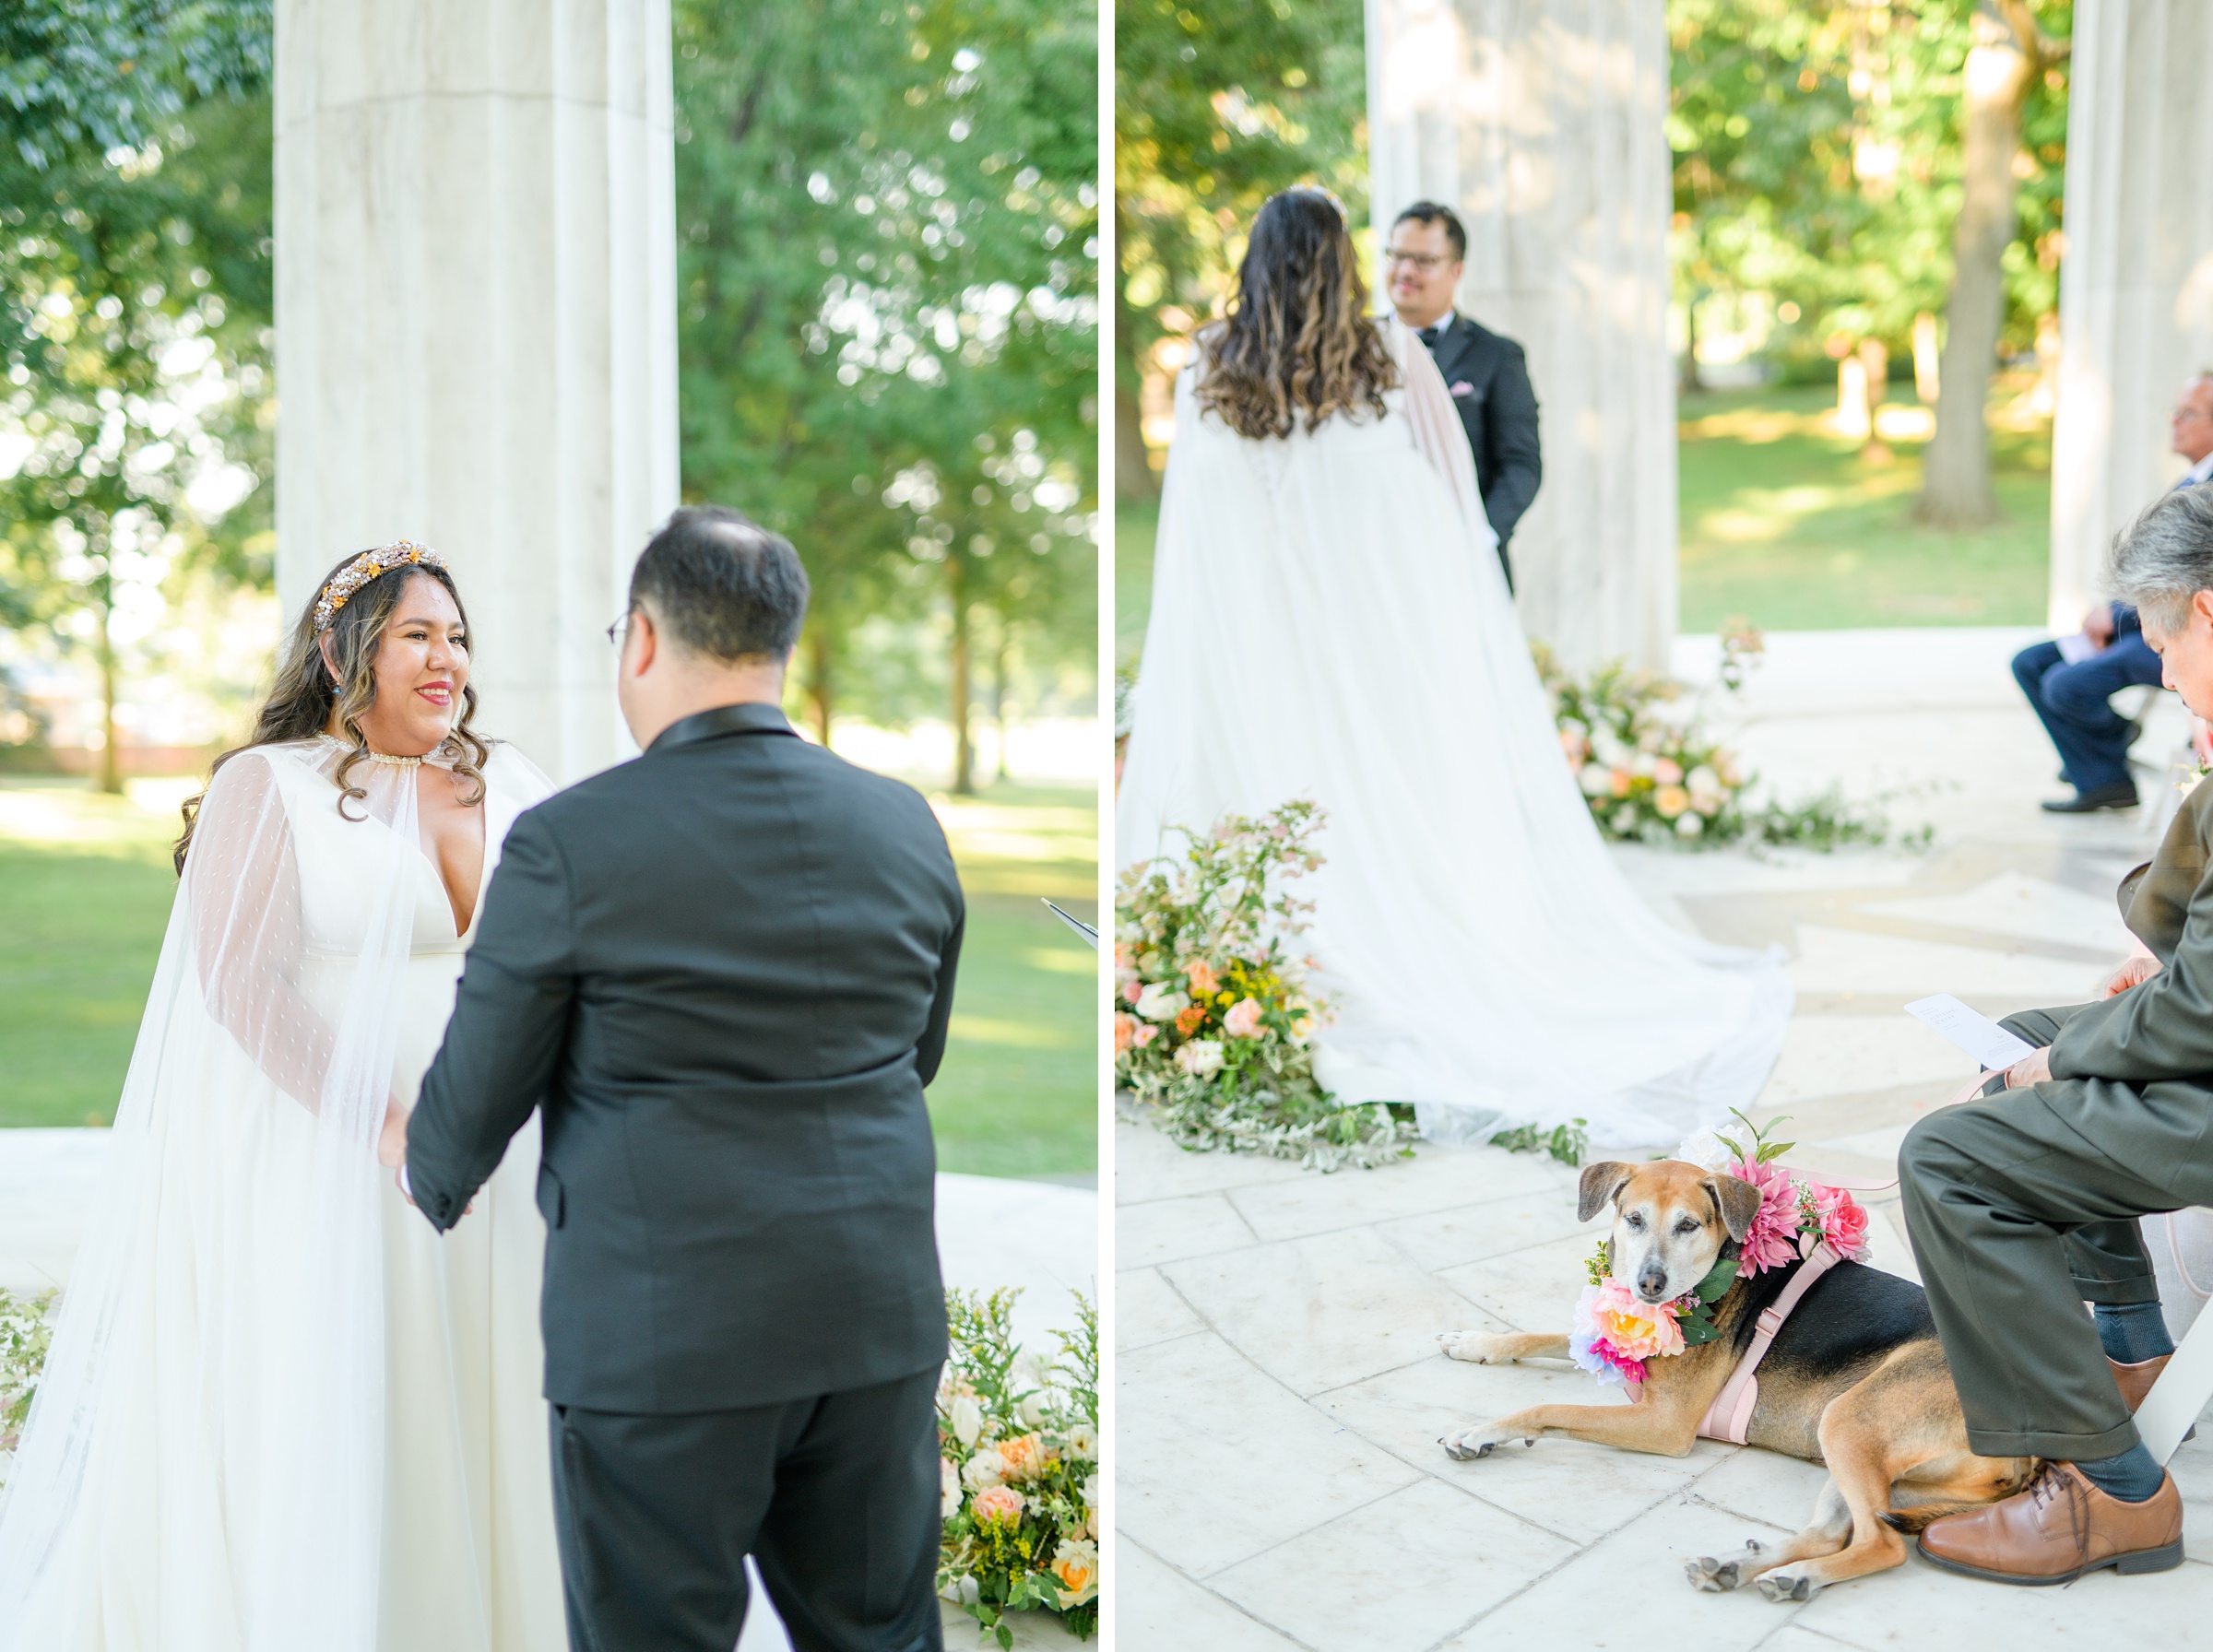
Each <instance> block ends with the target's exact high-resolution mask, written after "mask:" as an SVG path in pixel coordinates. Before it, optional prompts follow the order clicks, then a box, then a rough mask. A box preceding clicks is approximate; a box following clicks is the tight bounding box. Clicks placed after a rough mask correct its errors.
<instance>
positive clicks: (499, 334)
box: [276, 0, 677, 780]
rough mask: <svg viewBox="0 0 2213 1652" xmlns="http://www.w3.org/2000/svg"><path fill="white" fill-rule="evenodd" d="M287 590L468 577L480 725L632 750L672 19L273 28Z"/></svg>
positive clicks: (417, 15)
mask: <svg viewBox="0 0 2213 1652" xmlns="http://www.w3.org/2000/svg"><path fill="white" fill-rule="evenodd" d="M276 103H277V153H276V184H277V199H276V218H277V254H276V259H277V367H278V395H279V406H280V412H279V417H278V432H277V533H278V591H279V593H280V595H281V596H282V598H283V600H284V604H285V608H286V611H287V613H288V615H290V614H295V613H297V612H298V610H299V608H300V606H301V605H302V603H303V602H305V601H306V600H307V599H308V598H309V597H310V596H312V594H313V593H314V590H315V588H316V584H317V582H318V581H319V580H320V579H321V578H322V576H323V574H324V572H325V571H326V570H327V569H328V568H329V567H330V565H331V564H332V563H334V562H335V561H337V560H338V559H339V558H341V557H342V556H345V555H346V554H348V553H349V552H352V551H356V550H360V549H366V548H367V547H369V546H372V545H376V544H380V543H383V542H385V541H386V540H390V539H396V538H400V537H412V538H417V539H421V540H424V541H426V542H428V543H430V544H432V545H435V546H436V547H438V549H440V550H442V551H443V552H444V553H445V555H446V557H447V558H448V559H449V560H450V561H451V562H452V565H453V567H454V571H455V573H456V579H457V581H458V583H459V584H460V587H461V592H462V596H463V599H464V600H465V601H466V602H467V604H468V608H469V618H470V620H471V622H472V624H473V625H474V627H475V629H476V633H477V636H476V641H477V653H476V661H475V666H476V681H477V684H478V687H479V690H481V691H482V694H483V697H484V705H483V709H482V710H481V712H480V713H479V719H478V723H479V727H482V728H484V729H486V730H488V731H489V732H491V733H495V734H498V735H501V736H503V737H508V738H511V739H513V740H515V742H516V743H517V744H518V745H519V746H520V747H521V748H522V749H523V750H524V751H525V752H526V753H527V754H528V755H529V756H530V757H531V758H532V759H534V760H535V761H537V762H538V763H539V764H540V765H541V766H543V767H544V768H545V769H546V770H547V771H548V772H549V773H551V774H553V775H554V776H555V777H556V778H557V779H561V780H573V779H575V778H577V777H579V776H581V775H583V774H586V773H590V772H591V771H593V770H595V769H598V768H601V767H603V766H605V765H606V764H607V763H609V762H610V761H614V760H615V759H616V758H617V757H618V756H619V755H621V751H622V750H623V749H626V748H625V746H624V743H623V742H624V740H625V739H626V737H625V736H624V735H623V734H622V733H621V723H620V719H619V717H618V715H617V714H616V710H615V704H614V695H613V665H612V660H611V657H610V650H609V647H608V644H607V641H606V638H605V637H604V635H602V634H601V633H602V631H603V630H604V628H605V627H606V625H607V624H608V622H609V620H611V619H613V618H614V617H615V616H616V614H617V613H618V612H620V611H621V604H622V594H623V591H624V588H625V585H626V582H627V580H628V577H629V572H630V567H631V564H632V562H633V560H635V559H636V556H637V553H638V551H639V549H641V548H642V547H643V545H644V544H645V538H646V537H647V535H648V533H649V531H650V530H651V528H652V527H653V525H655V523H657V521H658V520H659V519H660V518H661V517H662V516H663V515H665V514H666V513H668V512H669V510H670V509H672V508H673V507H674V506H675V504H676V502H677V428H676V290H675V260H676V240H675V212H676V207H675V183H674V160H673V154H674V151H673V149H672V148H671V141H672V140H671V127H672V108H671V94H670V81H669V9H668V5H667V0H278V6H277V89H276Z"/></svg>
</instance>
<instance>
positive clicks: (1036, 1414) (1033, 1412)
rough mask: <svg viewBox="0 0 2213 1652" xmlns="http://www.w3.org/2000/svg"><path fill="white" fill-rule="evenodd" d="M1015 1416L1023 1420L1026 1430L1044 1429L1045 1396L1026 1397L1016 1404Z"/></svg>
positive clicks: (1033, 1395) (1030, 1395) (1028, 1395)
mask: <svg viewBox="0 0 2213 1652" xmlns="http://www.w3.org/2000/svg"><path fill="white" fill-rule="evenodd" d="M1014 1414H1015V1415H1016V1416H1017V1417H1020V1418H1021V1419H1022V1425H1023V1426H1024V1428H1043V1427H1044V1426H1045V1396H1044V1395H1043V1394H1025V1395H1024V1396H1023V1397H1022V1398H1021V1399H1020V1400H1019V1401H1018V1402H1016V1404H1015V1407H1014Z"/></svg>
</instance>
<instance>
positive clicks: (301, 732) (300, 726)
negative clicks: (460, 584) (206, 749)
mask: <svg viewBox="0 0 2213 1652" xmlns="http://www.w3.org/2000/svg"><path fill="white" fill-rule="evenodd" d="M355 554H359V553H355ZM352 560H354V558H353V556H348V557H345V558H344V559H342V560H340V561H339V562H338V563H337V566H336V567H334V568H332V569H331V571H330V572H328V573H326V574H325V575H324V576H323V580H322V584H318V585H317V586H316V587H315V596H311V597H309V598H308V601H307V606H306V608H303V609H302V611H301V615H300V621H299V623H298V624H296V625H294V626H293V627H292V635H291V641H290V643H288V644H287V645H286V647H285V651H284V660H283V663H282V664H281V665H279V666H278V668H277V682H276V686H275V687H273V688H272V689H271V690H269V697H268V699H267V700H266V701H264V702H262V707H261V712H260V714H259V715H258V716H256V717H255V718H254V733H253V735H252V737H250V738H248V739H247V741H246V743H245V744H244V745H243V746H234V747H232V748H231V749H230V750H228V751H226V752H224V753H223V754H222V756H220V757H219V758H217V759H216V760H215V765H214V768H212V769H210V770H209V771H208V773H207V779H208V784H209V785H213V784H214V781H215V774H216V772H217V771H218V770H219V769H221V768H222V766H223V765H224V764H225V763H227V762H229V761H231V759H232V758H234V757H236V756H237V755H238V754H239V753H240V752H242V751H251V750H252V749H254V747H256V746H274V745H278V744H280V743H281V742H284V741H287V740H312V739H314V737H316V736H317V735H320V734H323V733H325V731H326V730H327V729H328V728H329V727H330V720H331V714H332V713H333V712H334V711H335V712H336V713H337V719H338V726H339V727H340V728H342V729H344V730H345V732H346V737H347V738H348V739H349V740H351V741H352V742H353V749H351V750H349V751H348V752H347V753H346V755H345V756H344V757H342V758H340V759H339V760H338V766H337V771H336V772H335V773H333V774H332V775H331V779H332V780H333V781H334V782H335V783H336V784H337V788H338V799H337V808H338V812H339V813H340V814H345V813H346V804H347V800H348V799H349V798H351V799H356V800H363V801H365V800H366V799H367V797H368V796H369V793H368V790H367V788H366V787H363V786H358V785H350V784H349V782H348V780H347V776H348V774H349V773H351V772H352V770H353V768H354V765H355V764H357V763H360V762H361V761H364V760H366V759H367V757H368V755H369V741H368V739H367V737H365V736H363V734H362V733H361V714H362V713H363V712H366V711H367V710H368V709H369V707H370V706H371V705H372V704H373V702H375V700H376V652H377V648H378V646H379V645H380V644H381V643H383V642H384V640H385V627H386V626H388V625H390V624H391V623H392V613H393V610H394V609H395V608H398V606H399V599H400V596H401V594H402V593H403V592H405V591H406V590H407V588H408V581H409V580H411V579H415V578H418V577H420V578H423V579H434V580H436V581H437V582H438V583H439V584H442V585H444V587H445V590H446V595H448V596H451V597H452V598H453V599H454V608H455V609H456V612H458V613H459V614H460V616H461V634H462V635H463V636H465V637H467V636H468V635H470V627H469V623H468V609H467V608H464V607H463V606H462V602H461V593H460V591H459V590H458V589H457V588H456V586H455V584H454V576H453V575H452V574H450V573H448V572H446V571H445V570H444V569H443V568H434V567H432V566H431V565H430V564H429V563H427V562H423V563H414V562H405V563H402V564H400V565H399V566H398V567H396V568H393V569H390V570H389V571H387V572H384V573H380V574H378V575H377V576H376V578H374V579H373V580H370V581H369V582H368V583H367V584H363V585H362V586H361V588H360V589H359V590H357V591H355V592H354V594H353V595H352V596H350V597H349V598H348V599H347V603H346V606H345V607H344V608H340V609H339V610H338V611H337V617H336V618H335V619H333V621H332V623H331V627H330V631H329V636H330V639H331V653H332V654H333V655H335V656H336V658H337V676H336V677H335V678H334V677H333V675H332V673H331V667H330V665H329V664H328V663H327V662H326V661H325V659H324V657H323V638H322V633H319V632H318V631H316V630H315V598H316V597H319V596H322V594H323V592H324V590H325V587H327V586H328V585H329V584H330V582H331V581H332V580H334V579H336V578H337V575H338V573H339V572H340V570H342V569H344V568H345V567H346V566H347V564H348V563H349V562H351V561H352ZM476 714H477V690H475V689H474V688H471V687H470V686H469V685H468V684H467V683H464V684H462V685H461V715H460V716H459V717H458V718H457V719H456V721H455V724H454V728H453V732H452V733H451V734H449V735H447V736H446V737H445V738H444V741H442V742H441V743H440V745H439V747H438V749H437V751H436V752H435V753H434V754H433V755H438V756H444V757H450V758H451V759H452V760H453V765H454V773H455V774H456V776H459V777H461V778H463V779H465V780H467V781H469V782H473V784H474V789H473V790H472V791H468V792H466V793H464V794H462V795H461V796H460V801H461V802H462V803H463V804H464V805H467V806H472V807H473V806H474V805H476V804H479V803H481V802H482V801H483V800H484V763H485V761H486V760H487V759H488V758H490V757H491V745H490V743H489V742H487V741H486V740H485V738H484V737H483V736H481V735H479V734H478V733H477V732H476V730H475V729H474V728H473V727H472V726H471V722H472V720H473V719H474V718H475V716H476ZM206 797H207V792H206V791H205V790H203V791H201V792H200V793H199V794H198V795H197V796H192V797H188V798H186V799H185V801H184V808H183V814H184V832H183V835H182V836H180V837H179V838H178V839H177V847H176V856H175V858H176V867H177V875H178V876H179V877H180V878H181V877H183V875H184V855H185V853H186V851H188V850H189V849H190V848H191V847H192V831H193V828H194V826H195V825H196V824H198V821H199V816H200V804H201V802H202V801H203V800H204V799H205V798H206ZM347 818H348V819H349V820H350V819H352V817H351V816H348V817H347Z"/></svg>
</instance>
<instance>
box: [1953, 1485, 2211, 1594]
mask: <svg viewBox="0 0 2213 1652" xmlns="http://www.w3.org/2000/svg"><path fill="white" fill-rule="evenodd" d="M1921 1552H1922V1553H1923V1555H1925V1556H1926V1557H1927V1558H1928V1559H1930V1560H1932V1561H1934V1562H1935V1563H1936V1564H1938V1565H1940V1566H1942V1567H1943V1568H1944V1569H1945V1570H1946V1571H1947V1572H1964V1573H1966V1574H1967V1575H1969V1576H1970V1577H1987V1578H1989V1579H1990V1580H1991V1581H1992V1582H1994V1583H2024V1584H2045V1583H2073V1582H2074V1581H2075V1580H2076V1579H2077V1577H2079V1576H2081V1575H2083V1574H2084V1573H2085V1572H2095V1571H2097V1570H2098V1569H2099V1568H2100V1567H2101V1566H2111V1567H2112V1568H2113V1570H2114V1571H2116V1572H2122V1573H2135V1572H2165V1571H2168V1570H2170V1569H2171V1568H2172V1567H2175V1566H2179V1565H2181V1564H2182V1563H2183V1499H2182V1494H2181V1493H2178V1492H2177V1491H2176V1490H2175V1489H2174V1477H2173V1476H2172V1474H2170V1475H2165V1476H2163V1477H2162V1478H2161V1479H2160V1489H2159V1490H2158V1491H2157V1492H2155V1493H2152V1495H2151V1496H2150V1497H2149V1498H2148V1499H2147V1500H2146V1501H2144V1502H2142V1503H2123V1502H2122V1501H2121V1500H2120V1499H2119V1498H2117V1497H2109V1496H2107V1495H2106V1494H2105V1493H2103V1492H2101V1491H2100V1490H2099V1489H2098V1488H2097V1487H2096V1486H2094V1485H2092V1484H2091V1483H2090V1482H2089V1481H2087V1480H2085V1479H2084V1478H2083V1477H2082V1476H2081V1475H2080V1474H2079V1473H2077V1471H2076V1469H2075V1466H2074V1464H2072V1463H2046V1464H2045V1465H2044V1470H2043V1472H2042V1473H2041V1474H2039V1475H2038V1476H2037V1477H2036V1478H2035V1479H2034V1480H2033V1481H2030V1483H2029V1489H2028V1490H2027V1491H2025V1492H2017V1493H2014V1494H2013V1495H2012V1496H2010V1497H2008V1498H2006V1500H2005V1501H2004V1502H2002V1503H1993V1504H1989V1505H1988V1506H1987V1507H1983V1508H1976V1509H1969V1510H1966V1511H1965V1512H1964V1513H1961V1514H1957V1515H1947V1516H1944V1517H1943V1518H1942V1519H1939V1520H1932V1521H1930V1522H1929V1524H1928V1527H1927V1528H1926V1529H1925V1530H1923V1532H1922V1534H1921Z"/></svg>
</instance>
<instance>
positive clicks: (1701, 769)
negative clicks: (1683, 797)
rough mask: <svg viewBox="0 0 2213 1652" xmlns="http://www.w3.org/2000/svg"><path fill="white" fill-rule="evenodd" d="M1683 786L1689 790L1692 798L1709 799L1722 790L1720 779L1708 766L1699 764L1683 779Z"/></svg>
mask: <svg viewBox="0 0 2213 1652" xmlns="http://www.w3.org/2000/svg"><path fill="white" fill-rule="evenodd" d="M1683 784H1684V785H1686V786H1688V787H1689V788H1690V795H1691V796H1694V797H1710V796H1714V795H1715V794H1716V793H1718V792H1719V791H1720V790H1721V789H1722V777H1721V776H1720V775H1719V774H1716V773H1714V772H1713V768H1712V766H1711V765H1710V764H1708V763H1700V764H1699V765H1698V767H1697V768H1695V769H1693V770H1692V771H1691V772H1690V773H1687V774H1686V775H1685V776H1684V777H1683Z"/></svg>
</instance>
